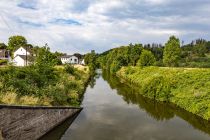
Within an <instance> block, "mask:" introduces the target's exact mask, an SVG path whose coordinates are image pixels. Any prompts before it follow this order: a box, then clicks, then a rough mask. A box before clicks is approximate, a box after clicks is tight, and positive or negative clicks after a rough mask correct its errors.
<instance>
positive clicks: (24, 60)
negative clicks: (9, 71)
mask: <svg viewBox="0 0 210 140" xmlns="http://www.w3.org/2000/svg"><path fill="white" fill-rule="evenodd" d="M31 59H32V56H27V57H26V55H17V56H15V58H14V59H13V63H14V65H15V66H28V65H30V64H31V63H32V60H31Z"/></svg>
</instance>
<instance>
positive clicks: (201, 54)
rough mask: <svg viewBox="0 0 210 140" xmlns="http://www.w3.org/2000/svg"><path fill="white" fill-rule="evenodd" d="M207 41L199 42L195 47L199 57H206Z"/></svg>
mask: <svg viewBox="0 0 210 140" xmlns="http://www.w3.org/2000/svg"><path fill="white" fill-rule="evenodd" d="M205 44H206V43H203V42H200V43H197V44H196V45H195V47H194V49H193V51H194V53H195V54H196V55H197V56H199V57H204V56H205V53H207V48H206V46H205Z"/></svg>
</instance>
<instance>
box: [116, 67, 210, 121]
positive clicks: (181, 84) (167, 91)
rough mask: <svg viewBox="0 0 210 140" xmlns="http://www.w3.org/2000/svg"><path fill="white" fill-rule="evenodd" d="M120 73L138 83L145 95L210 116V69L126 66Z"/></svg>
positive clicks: (126, 78) (205, 116)
mask: <svg viewBox="0 0 210 140" xmlns="http://www.w3.org/2000/svg"><path fill="white" fill-rule="evenodd" d="M117 76H118V77H120V78H121V79H123V81H124V82H128V83H129V84H132V85H134V86H135V87H138V88H139V90H140V92H139V93H140V94H142V95H143V96H146V97H149V98H151V99H155V100H158V101H166V102H171V103H174V104H175V105H177V106H179V107H181V108H183V109H185V110H187V111H189V112H191V113H193V114H196V115H198V116H200V117H202V118H204V119H206V120H209V119H210V104H209V102H210V94H209V93H210V69H200V68H162V67H145V68H140V67H123V68H121V69H120V70H119V71H118V72H117Z"/></svg>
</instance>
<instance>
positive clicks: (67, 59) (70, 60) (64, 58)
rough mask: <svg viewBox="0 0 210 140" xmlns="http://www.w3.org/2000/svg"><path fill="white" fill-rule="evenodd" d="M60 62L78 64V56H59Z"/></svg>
mask: <svg viewBox="0 0 210 140" xmlns="http://www.w3.org/2000/svg"><path fill="white" fill-rule="evenodd" d="M61 62H62V64H79V58H78V57H76V56H75V55H65V56H62V57H61Z"/></svg>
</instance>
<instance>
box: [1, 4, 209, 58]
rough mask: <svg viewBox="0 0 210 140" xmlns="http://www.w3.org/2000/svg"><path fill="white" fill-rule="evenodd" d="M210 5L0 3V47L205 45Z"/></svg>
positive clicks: (76, 49)
mask: <svg viewBox="0 0 210 140" xmlns="http://www.w3.org/2000/svg"><path fill="white" fill-rule="evenodd" d="M209 7H210V1H209V0H184V1H183V0H1V1H0V42H5V43H7V41H8V37H9V36H11V35H14V34H16V35H23V36H25V37H26V38H27V39H28V42H29V43H32V44H34V45H40V46H42V45H44V44H45V43H48V45H49V46H50V47H51V50H52V51H61V52H66V53H70V54H71V53H74V52H80V53H86V52H89V51H90V50H92V49H95V50H96V51H97V52H103V51H105V50H108V49H110V48H113V47H118V46H121V45H127V44H129V43H143V44H145V43H153V42H156V43H163V44H164V43H165V42H166V41H167V39H168V38H169V36H171V35H176V36H177V37H179V38H180V40H184V41H185V43H188V42H190V41H191V40H194V39H196V38H204V39H207V40H210V8H209Z"/></svg>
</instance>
